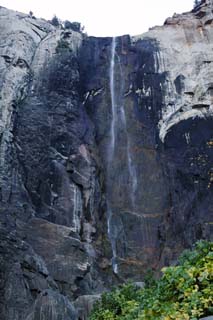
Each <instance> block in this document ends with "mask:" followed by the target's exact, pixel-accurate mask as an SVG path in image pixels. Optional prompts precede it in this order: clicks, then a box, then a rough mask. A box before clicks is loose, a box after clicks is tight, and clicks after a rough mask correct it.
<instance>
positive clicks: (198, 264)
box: [90, 241, 213, 320]
mask: <svg viewBox="0 0 213 320" xmlns="http://www.w3.org/2000/svg"><path fill="white" fill-rule="evenodd" d="M162 272H163V275H162V277H161V278H160V279H159V280H158V281H149V285H147V287H145V288H144V289H137V288H136V287H135V286H134V285H131V284H127V285H124V286H122V287H120V288H117V289H113V290H112V292H110V293H104V294H103V296H102V299H101V301H100V302H98V303H97V304H96V306H95V308H94V310H93V312H92V314H91V316H90V320H119V319H120V320H189V319H190V320H196V319H199V318H200V317H203V316H208V315H212V314H213V307H212V306H213V294H212V293H213V285H212V280H213V243H212V242H207V241H199V242H197V244H196V246H195V249H194V250H193V251H189V250H187V251H185V252H184V253H183V254H182V256H181V257H180V263H179V265H178V266H175V267H167V268H163V269H162Z"/></svg>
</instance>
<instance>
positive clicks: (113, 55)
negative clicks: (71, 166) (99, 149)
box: [109, 37, 116, 161]
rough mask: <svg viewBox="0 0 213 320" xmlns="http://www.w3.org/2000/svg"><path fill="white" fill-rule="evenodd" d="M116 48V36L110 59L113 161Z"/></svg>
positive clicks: (110, 151)
mask: <svg viewBox="0 0 213 320" xmlns="http://www.w3.org/2000/svg"><path fill="white" fill-rule="evenodd" d="M115 48H116V38H115V37H114V38H112V45H111V61H110V96H111V106H112V121H111V130H110V135H111V142H110V149H109V153H110V154H109V156H110V160H111V161H112V159H113V156H114V150H115V123H116V106H115V72H114V68H115Z"/></svg>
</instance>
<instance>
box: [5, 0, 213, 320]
mask: <svg viewBox="0 0 213 320" xmlns="http://www.w3.org/2000/svg"><path fill="white" fill-rule="evenodd" d="M212 7H213V5H212V1H207V0H206V1H202V3H201V5H200V6H198V7H196V8H195V9H194V11H193V12H191V13H185V14H183V15H175V16H174V17H173V18H169V19H167V20H166V22H165V25H164V26H163V27H155V28H153V29H151V30H150V31H149V32H148V33H146V34H144V35H142V36H137V37H129V36H128V35H126V36H122V37H117V38H115V39H114V40H112V38H95V37H87V36H86V35H84V34H82V33H81V32H78V31H76V30H73V29H70V28H68V29H67V28H66V29H65V28H61V27H58V28H56V27H54V26H52V25H51V24H50V23H48V22H46V21H44V20H38V19H34V18H32V17H28V16H27V15H24V14H20V13H16V12H13V11H9V10H7V9H5V8H2V7H1V8H0V30H1V37H0V70H1V76H0V88H1V89H0V90H1V93H0V97H1V98H0V105H1V107H0V110H1V113H0V133H1V135H0V138H1V143H0V184H1V189H0V199H1V208H0V218H1V219H0V231H1V232H0V239H1V243H0V252H1V256H0V272H1V284H2V285H1V286H0V305H1V308H0V318H2V319H6V320H23V319H24V320H32V319H33V320H42V319H43V318H45V319H49V318H51V319H54V320H56V319H57V320H58V319H59V318H60V317H61V318H60V319H76V318H78V316H77V313H76V312H77V311H76V310H77V309H79V317H80V314H81V317H83V315H82V312H84V311H83V309H85V310H87V311H88V310H90V308H91V303H93V302H94V300H95V299H96V298H98V295H96V294H98V293H100V292H101V291H103V290H105V289H107V288H108V287H110V286H111V285H113V284H116V283H119V282H121V281H125V280H126V279H132V280H135V281H138V280H141V279H143V276H144V274H145V272H146V270H147V269H153V270H154V271H157V270H158V269H159V268H160V267H161V266H162V265H167V264H169V263H172V262H174V261H176V259H177V256H178V254H179V253H180V252H181V251H182V250H183V249H184V248H186V247H189V246H191V245H192V244H193V243H194V242H195V241H196V240H197V239H202V238H205V239H209V238H210V237H211V234H212V230H211V226H212V211H213V208H212V205H213V204H212V187H213V186H212V183H213V169H212V158H213V153H212V146H213V136H212V130H211V129H212V115H213V100H212V96H213V80H212V79H213V77H212V76H213V55H212V49H213V39H212V22H213V19H212ZM113 41H114V43H113ZM113 266H114V269H113ZM91 294H92V295H94V294H95V296H94V297H91ZM82 296H83V297H82ZM74 300H75V301H76V302H75V308H76V309H75V308H74V307H73V305H72V302H73V301H74ZM44 305H45V308H44Z"/></svg>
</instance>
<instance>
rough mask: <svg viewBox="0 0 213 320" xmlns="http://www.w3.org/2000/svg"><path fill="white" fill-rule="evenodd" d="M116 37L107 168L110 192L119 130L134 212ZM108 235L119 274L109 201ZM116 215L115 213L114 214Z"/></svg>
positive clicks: (131, 164) (133, 175)
mask: <svg viewBox="0 0 213 320" xmlns="http://www.w3.org/2000/svg"><path fill="white" fill-rule="evenodd" d="M116 42H117V39H116V37H114V38H112V43H111V59H110V70H109V71H110V72H109V76H110V97H111V115H112V116H111V117H112V118H111V127H110V142H109V148H108V166H107V181H108V182H107V185H108V190H109V188H111V187H112V186H111V183H112V177H113V176H114V173H115V171H114V170H116V169H115V168H114V165H113V164H114V163H116V162H117V161H119V158H118V154H117V153H116V149H115V146H116V144H117V145H119V143H123V140H122V141H118V139H119V135H118V132H119V129H121V130H122V131H123V132H124V135H123V137H122V138H123V139H124V144H126V148H125V150H126V167H127V172H128V176H129V188H130V189H129V194H130V204H131V206H132V208H131V209H132V210H134V208H135V193H136V189H137V176H136V170H135V166H134V162H133V158H132V155H131V142H130V137H129V135H128V130H127V116H126V112H125V108H124V102H123V95H124V74H123V70H122V65H121V61H120V57H119V55H118V54H117V52H116ZM107 207H108V209H107V211H108V218H107V226H108V235H109V239H110V242H111V247H112V254H113V257H112V267H113V272H114V273H116V274H117V273H118V264H117V248H116V242H117V237H118V234H117V233H118V232H117V228H116V225H113V203H111V202H110V199H108V205H107ZM114 214H115V213H114Z"/></svg>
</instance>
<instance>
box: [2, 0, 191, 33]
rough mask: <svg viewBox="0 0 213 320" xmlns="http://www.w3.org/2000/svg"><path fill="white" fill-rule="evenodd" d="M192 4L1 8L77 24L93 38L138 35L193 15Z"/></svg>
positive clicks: (40, 1) (32, 0)
mask: <svg viewBox="0 0 213 320" xmlns="http://www.w3.org/2000/svg"><path fill="white" fill-rule="evenodd" d="M193 3H194V1H193V0H51V1H48V0H0V6H4V7H7V8H9V9H13V10H17V11H20V12H24V13H29V11H32V12H33V13H34V15H35V16H36V17H38V18H45V19H51V18H52V17H53V16H54V15H56V16H57V17H58V18H60V19H61V20H63V21H64V20H69V21H71V22H74V21H78V22H80V23H81V25H82V26H85V32H87V34H88V35H92V36H102V37H105V36H119V35H123V34H130V35H138V34H141V33H144V32H146V31H147V30H148V29H149V28H150V27H153V26H155V25H162V24H163V23H164V21H165V19H166V18H167V17H171V16H172V15H173V14H174V13H182V12H186V11H190V10H191V9H192V7H193Z"/></svg>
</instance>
